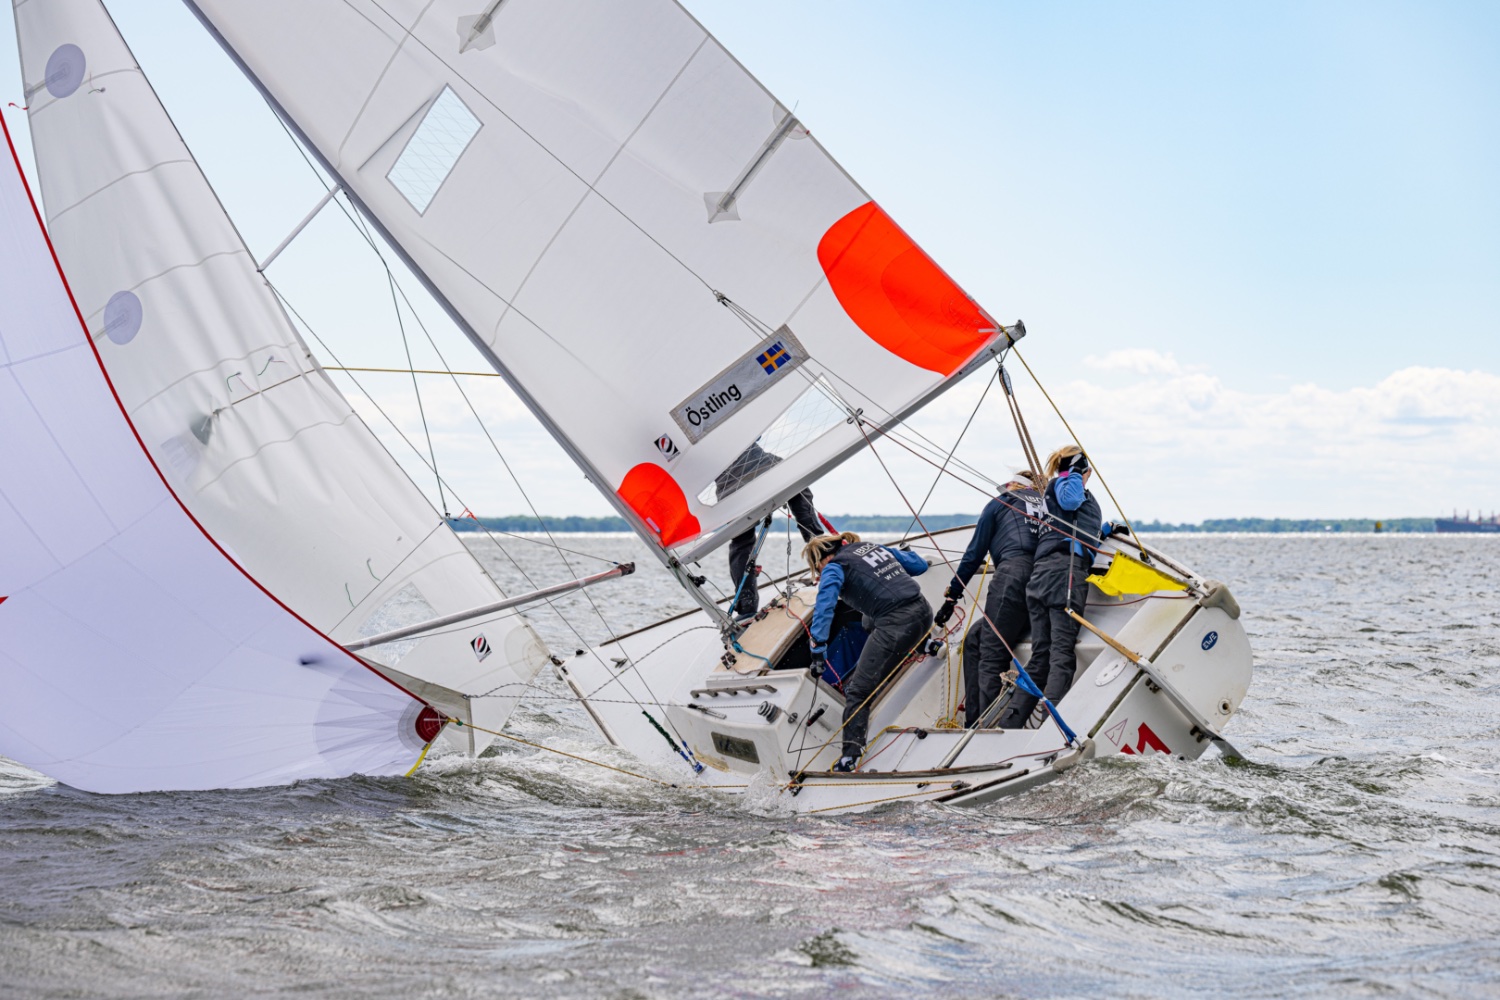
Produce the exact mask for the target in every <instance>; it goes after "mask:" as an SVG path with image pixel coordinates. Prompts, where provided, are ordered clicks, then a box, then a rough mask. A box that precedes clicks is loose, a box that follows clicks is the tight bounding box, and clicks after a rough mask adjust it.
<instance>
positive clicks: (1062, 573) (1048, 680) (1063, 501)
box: [1000, 445, 1113, 729]
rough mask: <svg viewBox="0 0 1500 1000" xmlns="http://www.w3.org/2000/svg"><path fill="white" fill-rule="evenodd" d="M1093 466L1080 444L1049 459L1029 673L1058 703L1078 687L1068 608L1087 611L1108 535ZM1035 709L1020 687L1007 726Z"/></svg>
mask: <svg viewBox="0 0 1500 1000" xmlns="http://www.w3.org/2000/svg"><path fill="white" fill-rule="evenodd" d="M1092 474H1093V469H1092V468H1091V467H1090V466H1089V460H1088V456H1087V455H1085V454H1084V453H1083V449H1081V448H1079V447H1078V446H1077V445H1068V446H1066V447H1063V448H1059V449H1058V450H1057V451H1054V452H1053V453H1052V454H1051V455H1050V456H1049V457H1048V459H1047V475H1048V477H1049V481H1048V483H1047V490H1046V493H1045V494H1044V495H1043V501H1042V503H1043V507H1044V508H1045V513H1044V518H1045V521H1044V523H1043V524H1042V526H1041V529H1040V534H1039V536H1038V538H1037V545H1036V557H1035V562H1034V565H1033V566H1032V570H1031V579H1030V580H1029V581H1028V582H1027V584H1026V603H1027V607H1028V610H1029V612H1030V617H1031V659H1030V660H1029V661H1027V664H1026V673H1027V674H1029V675H1030V676H1031V679H1032V680H1033V681H1035V682H1036V686H1037V687H1038V688H1040V689H1041V691H1042V693H1043V694H1045V695H1046V696H1047V700H1048V701H1051V702H1052V703H1053V704H1056V703H1057V702H1058V700H1059V699H1061V698H1062V696H1063V695H1065V694H1067V693H1068V689H1069V688H1070V687H1072V686H1073V674H1074V673H1075V672H1076V671H1077V669H1078V656H1077V652H1076V650H1075V648H1074V647H1075V646H1077V644H1078V630H1079V627H1080V626H1079V624H1078V621H1077V620H1076V619H1074V618H1073V617H1071V616H1070V615H1069V614H1068V609H1069V608H1071V609H1072V610H1074V611H1076V612H1078V613H1079V614H1080V615H1081V614H1083V611H1084V607H1085V605H1086V603H1087V600H1088V590H1089V583H1088V575H1089V570H1090V568H1092V567H1093V565H1094V551H1095V550H1096V549H1097V548H1098V546H1099V543H1100V542H1101V541H1103V539H1104V538H1105V537H1107V536H1108V530H1107V529H1109V528H1113V526H1112V525H1110V526H1106V525H1104V524H1102V523H1101V521H1100V512H1099V501H1097V500H1095V499H1094V495H1093V494H1092V493H1090V492H1089V491H1088V481H1089V477H1090V476H1091V475H1092ZM1035 708H1036V697H1035V696H1033V695H1029V694H1027V693H1026V692H1024V691H1022V690H1020V689H1019V688H1018V689H1017V690H1016V691H1015V692H1014V693H1013V694H1012V695H1011V699H1010V704H1009V705H1008V706H1007V707H1006V711H1005V715H1004V717H1002V718H1001V720H1000V726H1001V728H1002V729H1020V728H1021V727H1022V726H1024V725H1025V724H1026V720H1027V718H1028V717H1030V715H1031V713H1032V711H1033V710H1034V709H1035Z"/></svg>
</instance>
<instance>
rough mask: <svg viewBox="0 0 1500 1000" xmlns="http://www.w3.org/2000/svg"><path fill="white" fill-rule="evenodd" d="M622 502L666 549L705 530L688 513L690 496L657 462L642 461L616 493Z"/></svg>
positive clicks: (627, 474)
mask: <svg viewBox="0 0 1500 1000" xmlns="http://www.w3.org/2000/svg"><path fill="white" fill-rule="evenodd" d="M615 493H616V494H618V495H619V497H620V499H621V500H624V501H625V503H626V504H628V505H629V507H630V509H631V510H633V511H635V512H636V515H637V516H639V517H640V519H641V520H642V521H644V522H646V527H647V528H648V529H649V530H650V531H651V532H652V533H653V534H654V535H656V540H657V541H658V542H659V543H660V544H661V546H662V548H666V547H667V546H669V545H676V544H677V543H678V542H681V541H685V540H687V539H689V538H692V537H693V536H694V535H696V534H698V533H699V532H700V531H702V530H703V527H702V525H700V524H699V523H698V519H697V518H696V517H694V516H693V513H692V511H690V510H688V502H687V494H685V493H683V492H682V487H681V486H678V485H677V480H675V479H673V478H672V475H671V473H669V472H667V470H666V469H663V468H662V467H661V466H659V465H657V464H655V463H654V462H642V463H641V464H640V465H637V466H636V467H635V468H633V469H631V470H630V471H629V472H627V473H625V479H624V480H623V481H622V482H621V483H620V488H619V489H617V490H615Z"/></svg>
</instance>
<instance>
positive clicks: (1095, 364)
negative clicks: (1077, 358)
mask: <svg viewBox="0 0 1500 1000" xmlns="http://www.w3.org/2000/svg"><path fill="white" fill-rule="evenodd" d="M1083 364H1084V367H1086V368H1092V369H1094V370H1095V371H1123V372H1130V373H1133V374H1136V375H1179V374H1181V373H1182V372H1184V371H1186V369H1184V368H1183V366H1182V365H1181V364H1179V363H1178V361H1177V359H1176V358H1175V357H1173V356H1172V353H1171V352H1170V351H1168V352H1166V353H1163V352H1161V351H1153V350H1150V349H1149V348H1144V347H1126V348H1122V349H1120V350H1117V351H1109V352H1108V353H1106V354H1090V355H1088V356H1087V357H1085V358H1084V359H1083Z"/></svg>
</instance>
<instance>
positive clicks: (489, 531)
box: [330, 369, 620, 566]
mask: <svg viewBox="0 0 1500 1000" xmlns="http://www.w3.org/2000/svg"><path fill="white" fill-rule="evenodd" d="M330 370H332V369H330ZM453 499H454V500H457V499H458V498H457V497H454V498H453ZM449 521H450V522H453V521H458V522H462V521H472V522H474V523H475V524H476V525H478V528H477V529H475V530H474V532H473V533H474V534H484V535H488V536H489V537H490V538H491V540H492V541H494V542H495V544H497V545H498V544H500V542H499V539H497V538H495V537H494V536H495V535H504V536H505V537H506V538H514V539H515V540H516V541H518V542H525V543H526V544H528V545H540V546H542V547H543V548H549V549H557V548H562V550H563V551H564V552H567V553H569V554H570V555H575V556H578V557H580V558H583V559H596V560H598V561H599V562H602V563H608V564H609V565H611V566H618V565H620V564H619V562H617V561H616V560H614V559H611V558H609V557H608V556H600V555H595V554H594V553H592V552H584V551H582V550H580V549H569V548H564V547H562V546H559V545H558V544H557V543H555V542H544V541H542V540H541V539H540V538H528V537H527V536H525V535H521V534H517V533H516V532H514V531H505V530H504V529H502V528H490V527H486V526H485V525H484V523H483V522H482V521H480V519H479V518H477V517H474V516H470V517H463V516H459V517H453V518H449ZM448 526H449V527H450V528H453V525H452V524H451V523H450V524H449V525H448ZM453 532H454V534H458V533H459V529H458V528H453ZM464 534H468V532H467V531H465V532H464Z"/></svg>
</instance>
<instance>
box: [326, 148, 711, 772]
mask: <svg viewBox="0 0 1500 1000" xmlns="http://www.w3.org/2000/svg"><path fill="white" fill-rule="evenodd" d="M304 158H305V155H304ZM346 197H347V194H346ZM339 207H340V209H341V210H343V209H344V206H343V204H342V202H340V203H339ZM344 215H345V216H346V217H347V218H349V219H350V221H351V222H353V223H354V225H355V226H356V228H357V229H358V230H359V231H360V232H361V233H363V235H364V238H365V242H366V243H367V244H368V245H369V247H370V249H371V251H373V252H374V254H375V256H376V259H378V260H379V261H380V265H381V267H382V268H384V269H385V272H386V277H387V279H388V280H389V281H390V282H391V286H392V289H393V295H394V293H395V291H399V292H400V294H401V298H402V300H404V301H405V302H406V306H407V308H408V309H410V310H411V313H412V316H413V318H414V319H415V320H416V322H417V327H418V328H419V329H420V330H421V331H422V334H423V335H424V336H425V337H426V338H427V342H428V344H430V345H431V347H432V349H433V350H434V351H435V352H436V353H437V356H438V360H439V361H441V362H442V364H443V366H444V367H445V368H449V369H451V368H452V365H450V364H449V363H448V359H447V357H446V356H444V354H443V351H442V348H440V347H438V345H437V340H436V339H435V338H434V337H433V335H432V331H430V330H429V329H428V328H427V324H426V323H424V322H423V321H422V317H421V315H420V314H419V313H418V312H417V311H416V309H415V308H414V307H413V306H412V303H411V299H410V297H409V296H407V294H406V290H405V289H404V288H402V287H401V285H400V283H399V282H397V281H396V279H395V275H394V273H393V272H392V270H391V266H390V263H389V262H388V261H386V259H385V254H384V253H382V252H381V250H380V246H379V244H377V243H376V242H375V239H374V237H373V235H371V233H370V231H369V229H368V227H367V226H366V224H365V220H364V219H363V218H362V217H361V216H360V215H359V213H358V212H355V213H353V214H352V215H351V214H350V213H349V212H348V211H344ZM398 314H399V307H398ZM403 333H404V328H403ZM408 364H410V357H409V355H408ZM350 377H351V378H352V377H353V376H350ZM413 378H414V379H415V376H413ZM452 381H453V385H454V387H455V388H456V389H457V390H458V392H459V395H460V396H462V397H463V400H464V404H465V405H466V406H467V407H468V409H469V412H470V414H471V415H472V416H473V417H474V419H475V421H476V422H477V423H478V424H479V429H480V431H482V432H483V433H484V436H485V438H486V439H487V440H488V441H489V443H490V447H491V449H493V450H494V452H495V455H496V457H497V458H499V459H500V464H501V465H502V466H504V468H505V471H506V473H507V474H508V475H509V476H510V478H511V482H512V483H514V484H515V487H516V490H517V491H518V492H519V493H520V494H521V497H522V499H524V500H525V501H526V506H527V507H529V508H530V509H531V514H532V516H533V517H535V518H536V520H537V524H538V525H540V526H541V529H542V531H543V533H545V534H546V535H547V539H548V541H549V542H551V544H552V547H553V549H554V551H556V552H557V554H558V558H559V559H560V560H561V562H562V564H563V566H564V568H565V569H566V570H567V571H568V572H569V573H571V574H573V575H574V576H577V575H578V572H577V570H575V569H574V568H573V566H572V564H571V563H570V562H568V558H567V556H566V555H564V554H563V553H564V551H565V550H564V549H563V547H562V546H561V545H559V544H558V543H557V539H556V538H554V537H553V535H552V530H551V529H550V528H549V527H548V526H547V522H546V521H545V520H544V519H543V518H542V516H541V513H540V512H539V511H538V510H537V508H536V504H534V503H533V502H532V500H531V496H530V494H528V493H527V491H526V487H525V486H523V485H522V484H521V480H520V477H518V476H517V475H516V473H515V470H514V469H512V468H511V465H510V462H509V461H508V460H507V459H506V457H505V454H504V452H502V451H501V450H500V445H499V443H498V442H496V441H495V438H494V435H492V434H491V433H490V430H489V426H488V425H487V424H485V422H484V418H483V417H481V416H480V415H479V410H478V408H477V407H475V406H474V403H473V401H472V400H471V399H470V398H469V394H468V392H466V391H465V390H464V387H463V385H462V384H460V383H459V381H458V378H457V377H456V376H452ZM356 384H358V383H357V382H356ZM434 471H436V470H434ZM476 523H478V522H477V519H476ZM480 527H481V528H483V525H481V526H480ZM496 544H497V545H499V543H498V541H497V542H496ZM500 548H501V550H502V551H504V546H500ZM507 557H509V553H507ZM596 558H597V557H596ZM511 561H512V562H514V561H515V560H514V558H512V559H511ZM523 575H524V574H523ZM528 580H529V577H528ZM583 597H584V599H585V600H586V601H587V602H588V604H589V607H590V608H591V609H592V610H593V612H594V617H596V618H597V619H598V620H599V624H600V625H601V626H602V627H603V628H604V631H605V632H606V633H607V634H611V635H612V634H614V629H613V628H611V627H610V624H609V621H608V620H607V619H606V618H605V617H604V612H603V610H602V609H601V608H600V607H599V604H598V602H596V601H595V600H594V595H592V594H590V593H589V592H588V591H587V590H585V591H584V592H583ZM547 606H548V608H549V609H550V610H551V611H552V612H553V613H554V614H556V615H557V616H558V618H559V619H561V620H562V621H563V623H564V624H566V625H567V626H568V629H569V630H570V631H571V632H572V633H573V634H574V635H575V636H576V637H577V638H578V640H579V641H580V642H582V643H583V645H584V647H585V648H587V649H589V650H591V651H592V652H593V655H594V658H595V659H596V660H598V662H599V665H600V666H601V667H605V666H607V665H606V664H605V662H604V658H603V657H602V656H601V655H600V653H599V652H598V650H597V649H595V647H594V644H593V643H590V642H588V641H587V640H586V639H584V638H583V636H582V634H581V633H579V631H578V629H577V628H576V627H575V626H574V625H573V623H572V622H571V621H569V620H568V619H567V617H566V616H565V615H563V614H562V612H561V611H560V610H559V609H558V608H557V607H556V606H555V605H554V604H553V603H552V602H551V601H550V600H549V601H548V602H547ZM630 669H631V670H632V671H633V672H634V673H635V674H636V676H637V677H638V678H639V679H640V682H641V686H642V687H644V688H645V690H646V694H647V696H648V697H650V698H651V700H652V701H653V702H655V703H656V704H657V705H660V704H662V701H661V699H660V698H658V697H657V696H656V692H655V691H653V690H652V688H651V682H650V681H649V680H647V678H646V675H645V674H644V673H642V672H641V671H640V669H639V668H638V667H637V666H636V665H635V663H634V662H633V661H632V662H631V664H630ZM532 680H533V681H534V680H535V678H534V677H533V678H532ZM621 686H622V687H624V685H621ZM625 691H626V693H627V694H629V695H630V696H631V697H632V698H634V697H635V692H633V691H631V690H630V689H629V688H628V687H627V688H625ZM637 707H639V708H640V709H641V711H642V712H644V711H645V706H644V705H641V704H640V703H639V701H638V702H637ZM667 725H668V726H669V727H670V728H671V729H672V732H673V734H674V735H676V736H677V738H678V740H679V741H682V742H684V743H685V742H686V741H685V740H683V739H682V734H681V733H679V732H678V731H677V727H676V726H675V725H674V724H673V723H672V720H671V719H670V718H668V719H667Z"/></svg>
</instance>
